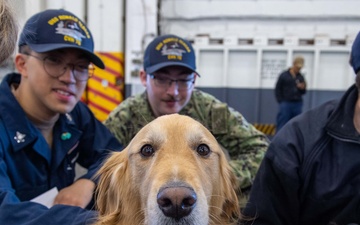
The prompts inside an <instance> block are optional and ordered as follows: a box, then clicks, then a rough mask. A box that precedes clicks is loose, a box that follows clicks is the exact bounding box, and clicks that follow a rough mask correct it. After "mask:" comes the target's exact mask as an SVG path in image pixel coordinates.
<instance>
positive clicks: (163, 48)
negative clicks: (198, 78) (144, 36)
mask: <svg viewBox="0 0 360 225" xmlns="http://www.w3.org/2000/svg"><path fill="white" fill-rule="evenodd" d="M195 64H196V60H195V52H194V49H193V47H192V45H191V43H190V42H189V41H187V40H185V39H183V38H181V37H178V36H176V35H173V34H167V35H162V36H159V37H156V38H155V39H154V40H153V41H152V42H151V43H150V44H149V45H148V46H147V48H146V50H145V53H144V70H145V72H146V73H147V74H152V73H154V72H156V71H158V70H159V69H162V68H164V67H168V66H183V67H186V68H188V69H190V70H191V71H193V72H195V73H197V74H198V75H199V73H198V72H196V65H195Z"/></svg>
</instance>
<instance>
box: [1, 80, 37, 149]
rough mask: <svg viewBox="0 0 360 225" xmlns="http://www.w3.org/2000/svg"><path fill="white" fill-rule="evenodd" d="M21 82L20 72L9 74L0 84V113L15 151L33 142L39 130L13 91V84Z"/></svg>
mask: <svg viewBox="0 0 360 225" xmlns="http://www.w3.org/2000/svg"><path fill="white" fill-rule="evenodd" d="M13 83H20V74H17V73H12V74H8V75H7V76H6V77H5V78H4V79H3V81H2V82H1V85H0V93H1V94H0V114H1V117H2V118H3V122H4V125H5V127H6V131H7V133H8V136H9V137H10V139H11V140H10V142H11V144H12V146H13V149H14V150H15V151H18V150H20V149H22V148H24V147H25V146H27V145H28V144H30V143H33V142H34V141H35V139H36V137H37V133H38V132H39V131H38V130H37V129H36V128H35V127H34V126H33V125H32V124H31V122H30V121H29V119H28V118H27V116H26V114H25V112H24V110H23V109H22V108H21V106H20V104H19V103H18V101H17V100H16V98H15V96H14V95H13V93H12V92H11V86H10V85H11V84H13Z"/></svg>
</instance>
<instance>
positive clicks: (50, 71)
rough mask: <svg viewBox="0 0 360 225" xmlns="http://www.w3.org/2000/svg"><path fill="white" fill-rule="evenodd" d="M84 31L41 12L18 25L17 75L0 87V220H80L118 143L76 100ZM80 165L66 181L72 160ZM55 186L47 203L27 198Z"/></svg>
mask: <svg viewBox="0 0 360 225" xmlns="http://www.w3.org/2000/svg"><path fill="white" fill-rule="evenodd" d="M93 50H94V43H93V39H92V36H91V33H90V31H89V30H88V28H87V27H86V26H85V25H84V23H83V22H82V21H81V20H80V19H79V18H78V17H76V16H75V15H74V14H72V13H70V12H68V11H65V10H46V11H43V12H40V13H38V14H35V15H34V16H32V17H31V18H30V19H29V20H28V21H27V22H26V24H25V26H24V29H23V31H22V33H21V36H20V40H19V54H17V55H16V57H15V66H16V69H17V70H18V71H19V73H20V74H18V73H12V74H8V75H7V76H6V77H5V78H4V80H3V82H2V83H1V85H0V223H1V224H23V225H30V224H34V225H35V224H36V225H38V224H61V225H63V224H88V223H91V221H92V219H94V217H96V212H95V211H89V210H85V209H84V208H86V207H87V206H91V204H90V205H89V203H91V200H92V197H93V193H94V188H95V181H94V180H93V175H94V174H95V173H96V172H97V169H98V167H99V166H100V164H101V162H102V159H103V158H104V157H105V156H106V155H107V153H108V151H110V150H119V149H121V148H122V146H121V145H120V144H119V142H118V141H117V140H116V138H114V137H113V136H112V134H111V133H110V132H109V131H108V130H107V129H106V127H105V126H104V125H103V124H102V123H101V122H99V121H98V120H97V119H96V118H95V117H94V115H93V114H92V113H91V111H90V110H89V109H88V108H87V107H86V106H85V105H84V104H83V103H81V102H79V100H80V98H81V96H82V93H83V91H84V89H85V86H86V83H87V80H88V78H89V74H91V72H92V71H93V68H92V66H91V63H93V64H95V65H97V66H98V67H100V68H104V64H103V62H102V61H101V59H100V58H98V57H97V56H96V55H95V54H94V53H93ZM76 163H79V164H80V165H81V166H83V167H85V168H87V169H88V171H87V173H86V174H85V175H83V176H82V177H80V178H79V179H78V180H76V181H74V178H75V175H76V174H75V164H76ZM54 187H56V188H57V189H58V190H59V193H58V194H57V196H56V197H55V201H54V204H55V205H54V206H53V207H51V208H50V209H48V208H47V207H45V206H43V205H41V204H38V203H34V202H30V201H29V200H31V199H33V198H34V197H37V196H38V195H40V194H42V193H44V192H46V191H48V190H50V189H52V188H54Z"/></svg>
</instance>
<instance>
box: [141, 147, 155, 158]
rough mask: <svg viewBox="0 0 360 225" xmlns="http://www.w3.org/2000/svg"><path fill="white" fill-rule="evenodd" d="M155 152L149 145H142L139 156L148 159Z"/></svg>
mask: <svg viewBox="0 0 360 225" xmlns="http://www.w3.org/2000/svg"><path fill="white" fill-rule="evenodd" d="M154 153H155V151H154V148H153V147H152V146H151V145H144V146H142V148H141V155H143V156H145V157H150V156H152V155H154Z"/></svg>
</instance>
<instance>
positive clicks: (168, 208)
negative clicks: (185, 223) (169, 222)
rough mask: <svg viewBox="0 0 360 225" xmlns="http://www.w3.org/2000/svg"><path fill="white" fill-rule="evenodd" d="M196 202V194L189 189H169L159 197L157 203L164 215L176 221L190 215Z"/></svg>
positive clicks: (159, 194)
mask: <svg viewBox="0 0 360 225" xmlns="http://www.w3.org/2000/svg"><path fill="white" fill-rule="evenodd" d="M196 200H197V197H196V193H195V192H194V191H193V190H192V189H191V188H188V187H167V188H164V189H162V190H160V191H159V193H158V195H157V203H158V205H159V207H160V209H161V210H162V212H163V213H164V215H165V216H168V217H172V218H174V219H176V220H179V219H181V218H183V217H185V216H187V215H189V214H190V213H191V211H192V210H193V208H194V207H195V204H196Z"/></svg>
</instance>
